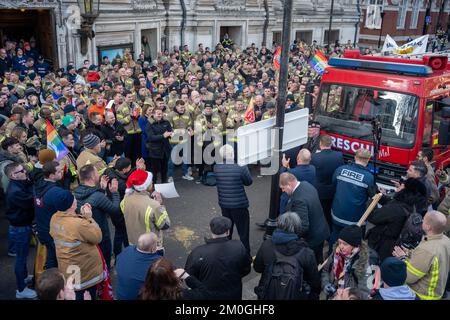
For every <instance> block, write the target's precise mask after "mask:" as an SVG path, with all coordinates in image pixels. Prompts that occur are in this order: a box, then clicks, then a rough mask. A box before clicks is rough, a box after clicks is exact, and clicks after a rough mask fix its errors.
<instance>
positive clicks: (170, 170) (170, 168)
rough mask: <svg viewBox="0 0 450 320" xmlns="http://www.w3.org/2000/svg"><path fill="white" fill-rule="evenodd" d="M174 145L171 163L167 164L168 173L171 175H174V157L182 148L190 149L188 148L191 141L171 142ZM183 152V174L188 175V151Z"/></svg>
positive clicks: (170, 158)
mask: <svg viewBox="0 0 450 320" xmlns="http://www.w3.org/2000/svg"><path fill="white" fill-rule="evenodd" d="M171 146H172V151H171V152H170V157H169V163H168V164H167V166H168V169H167V175H168V176H169V177H173V167H174V163H173V162H172V157H175V156H178V155H179V153H180V150H183V151H185V150H188V148H189V147H190V142H189V144H188V142H184V143H179V144H171ZM182 154H183V163H182V164H181V169H182V170H183V175H187V173H188V164H187V163H188V159H189V158H188V152H182Z"/></svg>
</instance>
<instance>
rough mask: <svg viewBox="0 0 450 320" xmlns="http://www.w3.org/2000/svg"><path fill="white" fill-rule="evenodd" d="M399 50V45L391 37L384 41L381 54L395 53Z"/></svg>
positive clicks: (388, 36)
mask: <svg viewBox="0 0 450 320" xmlns="http://www.w3.org/2000/svg"><path fill="white" fill-rule="evenodd" d="M397 48H398V45H397V43H396V42H395V40H394V39H392V38H391V36H390V35H387V36H386V39H384V44H383V49H382V50H381V52H393V51H394V50H396V49H397Z"/></svg>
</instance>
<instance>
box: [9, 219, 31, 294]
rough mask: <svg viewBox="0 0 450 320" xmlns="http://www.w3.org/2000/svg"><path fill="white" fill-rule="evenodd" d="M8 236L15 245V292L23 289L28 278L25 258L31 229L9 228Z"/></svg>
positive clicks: (28, 227) (27, 227)
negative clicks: (9, 235)
mask: <svg viewBox="0 0 450 320" xmlns="http://www.w3.org/2000/svg"><path fill="white" fill-rule="evenodd" d="M10 234H11V235H12V239H13V241H14V243H15V248H16V254H17V256H16V265H15V268H14V271H15V273H16V282H17V290H19V291H23V290H24V289H25V279H26V278H27V277H28V270H27V257H28V251H29V248H30V240H31V227H30V226H26V227H13V226H11V227H10Z"/></svg>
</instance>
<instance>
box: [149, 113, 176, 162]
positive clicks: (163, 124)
mask: <svg viewBox="0 0 450 320" xmlns="http://www.w3.org/2000/svg"><path fill="white" fill-rule="evenodd" d="M166 131H168V132H171V131H173V130H172V127H171V125H170V122H169V121H167V120H161V121H158V122H156V121H155V122H153V123H150V122H149V123H147V125H146V127H145V133H146V135H147V148H148V156H149V158H154V159H164V158H166V159H169V157H170V150H171V146H170V143H169V138H164V136H163V134H164V132H166Z"/></svg>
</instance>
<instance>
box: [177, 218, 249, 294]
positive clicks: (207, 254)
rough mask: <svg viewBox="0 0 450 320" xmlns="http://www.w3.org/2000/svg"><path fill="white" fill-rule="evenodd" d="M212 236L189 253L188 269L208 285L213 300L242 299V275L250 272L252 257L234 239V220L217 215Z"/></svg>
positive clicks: (211, 223)
mask: <svg viewBox="0 0 450 320" xmlns="http://www.w3.org/2000/svg"><path fill="white" fill-rule="evenodd" d="M209 226H210V229H211V236H212V237H211V238H210V239H205V242H206V244H204V245H201V246H198V247H197V248H195V249H194V250H192V252H191V253H190V254H189V256H188V258H187V260H186V266H185V270H186V272H187V273H189V274H190V275H192V276H194V277H195V278H197V279H198V280H199V281H200V282H201V283H203V285H204V286H205V287H206V291H207V292H208V296H209V298H211V299H220V300H241V299H242V278H243V277H245V276H246V275H247V274H249V273H250V270H251V262H252V259H251V256H250V254H249V252H248V251H247V250H246V248H245V247H244V245H243V244H242V242H240V241H238V240H230V239H229V238H228V235H229V233H230V232H231V228H232V226H233V225H232V222H231V220H230V219H229V218H227V217H215V218H213V219H212V220H211V222H210V223H209Z"/></svg>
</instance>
